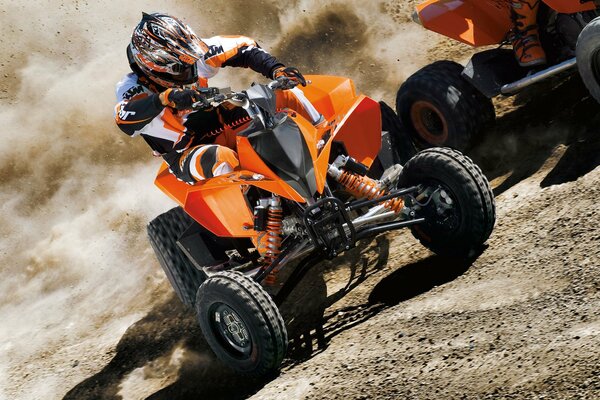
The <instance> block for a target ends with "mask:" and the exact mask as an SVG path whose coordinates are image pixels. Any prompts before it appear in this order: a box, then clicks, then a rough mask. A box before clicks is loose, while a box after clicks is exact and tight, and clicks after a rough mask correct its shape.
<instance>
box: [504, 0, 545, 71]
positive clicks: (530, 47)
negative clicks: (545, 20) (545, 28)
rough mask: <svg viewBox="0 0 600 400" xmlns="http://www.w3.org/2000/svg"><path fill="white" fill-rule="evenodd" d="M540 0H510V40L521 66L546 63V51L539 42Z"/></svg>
mask: <svg viewBox="0 0 600 400" xmlns="http://www.w3.org/2000/svg"><path fill="white" fill-rule="evenodd" d="M539 6H540V0H511V15H512V20H513V23H514V27H513V30H512V32H511V36H510V40H511V42H512V45H513V49H514V51H515V56H516V58H517V61H518V62H519V65H521V66H522V67H535V66H538V65H543V64H545V63H546V53H545V52H544V49H543V48H542V45H541V43H540V38H539V33H538V26H537V23H536V21H537V12H538V8H539Z"/></svg>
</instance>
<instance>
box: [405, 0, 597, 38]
mask: <svg viewBox="0 0 600 400" xmlns="http://www.w3.org/2000/svg"><path fill="white" fill-rule="evenodd" d="M543 1H544V3H546V4H547V5H548V6H549V7H550V8H552V9H554V10H556V11H557V12H559V13H565V14H571V13H576V12H580V11H588V10H593V9H595V5H594V2H593V1H590V2H586V3H583V4H581V3H580V2H579V1H576V0H543ZM417 13H418V15H419V20H420V22H421V24H422V25H423V26H424V27H425V28H427V29H429V30H431V31H434V32H437V33H439V34H442V35H444V36H447V37H449V38H452V39H455V40H458V41H461V42H463V43H466V44H469V45H471V46H488V45H493V44H499V43H501V42H502V41H503V40H504V39H505V38H506V34H507V33H508V32H509V30H510V29H511V28H512V26H513V23H512V20H511V18H510V1H509V0H428V1H425V2H423V3H421V4H419V5H418V6H417Z"/></svg>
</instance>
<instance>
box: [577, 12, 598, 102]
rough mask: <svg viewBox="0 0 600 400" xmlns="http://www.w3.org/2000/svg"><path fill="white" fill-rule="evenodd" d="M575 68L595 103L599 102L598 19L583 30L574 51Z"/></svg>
mask: <svg viewBox="0 0 600 400" xmlns="http://www.w3.org/2000/svg"><path fill="white" fill-rule="evenodd" d="M575 53H576V57H577V68H578V69H579V75H581V79H582V80H583V83H584V84H585V86H586V87H587V89H588V90H589V92H590V94H591V95H592V97H593V98H594V99H596V101H598V102H600V17H597V18H594V19H593V20H592V21H591V22H590V23H589V24H587V25H586V26H585V28H583V30H582V31H581V33H580V34H579V37H578V39H577V47H576V49H575Z"/></svg>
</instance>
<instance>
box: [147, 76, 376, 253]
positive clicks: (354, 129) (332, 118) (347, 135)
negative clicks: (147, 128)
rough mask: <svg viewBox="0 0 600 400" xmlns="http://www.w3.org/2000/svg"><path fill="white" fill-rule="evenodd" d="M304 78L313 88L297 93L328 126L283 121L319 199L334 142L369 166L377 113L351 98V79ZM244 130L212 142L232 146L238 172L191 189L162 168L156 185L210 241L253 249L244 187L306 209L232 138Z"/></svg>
mask: <svg viewBox="0 0 600 400" xmlns="http://www.w3.org/2000/svg"><path fill="white" fill-rule="evenodd" d="M306 78H307V79H309V80H310V81H311V82H312V83H311V84H309V85H308V86H306V87H300V88H301V89H302V90H303V91H304V94H305V96H306V97H307V98H308V99H309V100H310V101H311V103H312V104H313V105H314V106H315V107H316V108H317V110H318V111H319V112H320V113H321V114H323V116H324V117H325V119H326V120H327V121H328V124H327V126H325V127H322V128H320V129H317V128H315V127H314V126H313V125H312V124H311V123H310V122H309V121H307V120H306V119H305V118H304V117H302V116H300V115H298V114H297V113H295V112H293V111H289V112H288V117H289V118H291V119H293V120H294V122H295V123H296V124H297V125H298V126H299V128H300V131H301V132H302V135H303V136H304V139H305V141H306V143H307V145H308V149H309V152H310V155H311V158H312V160H313V165H314V171H315V180H316V184H317V191H318V192H319V193H320V194H321V193H323V190H324V187H325V182H326V179H327V170H328V167H329V156H330V152H331V147H332V144H333V142H334V141H336V142H342V143H343V144H344V146H345V148H346V150H347V151H348V154H349V155H350V156H352V157H353V158H355V159H356V160H358V161H360V162H362V163H363V164H365V165H367V166H368V167H370V166H371V164H372V163H373V160H374V159H375V157H376V156H377V154H378V152H379V149H380V147H381V111H380V108H379V104H378V103H377V102H376V101H374V100H372V99H370V98H368V97H366V96H364V95H357V94H356V90H355V88H354V83H353V82H352V81H351V80H350V79H347V78H342V77H333V76H320V75H315V76H307V77H306ZM247 125H248V124H244V125H242V126H240V127H239V128H237V129H236V130H235V131H231V130H228V129H227V128H226V129H225V132H223V134H222V136H221V137H219V138H218V140H217V143H219V142H221V141H224V143H223V144H225V142H227V144H228V145H230V146H231V144H232V143H231V142H232V141H233V140H235V147H236V150H237V153H238V157H239V160H240V168H239V170H236V171H234V172H232V173H230V174H226V175H221V176H217V177H214V178H211V179H207V180H206V181H202V182H199V183H197V184H196V185H193V186H192V185H188V184H186V183H184V182H181V181H179V180H177V179H176V178H175V176H174V175H173V174H171V173H170V172H169V169H168V167H167V165H166V164H165V163H163V164H162V166H161V168H160V170H159V172H158V176H157V177H156V181H155V184H156V185H157V186H158V187H159V188H160V189H161V190H162V191H163V192H165V193H166V194H167V195H169V196H170V197H171V198H172V199H173V200H174V201H175V202H177V203H178V204H180V205H181V206H182V207H183V208H184V209H185V210H186V212H187V213H188V214H189V215H190V216H191V217H192V218H194V219H195V220H196V221H197V222H198V223H200V224H201V225H202V226H204V227H205V228H207V229H208V230H210V231H211V232H212V233H214V234H215V235H217V236H224V237H249V238H251V239H252V240H253V242H254V244H255V245H257V244H258V233H257V232H256V231H254V229H253V215H252V211H251V208H250V205H249V204H247V201H246V197H245V196H244V191H245V190H246V189H247V188H248V186H256V187H258V188H261V189H264V190H267V191H269V192H272V193H274V194H276V195H279V196H281V197H284V198H287V199H290V200H293V201H296V202H298V203H305V202H306V199H305V198H303V197H302V196H301V195H300V194H298V192H296V190H294V189H293V188H292V187H291V186H290V185H289V184H287V183H286V182H285V181H284V180H282V179H280V178H279V177H278V176H277V174H276V173H274V172H273V171H272V170H271V169H270V168H269V167H268V166H267V165H266V164H265V162H264V161H263V160H262V159H261V158H260V157H259V156H258V154H257V153H256V152H255V151H254V149H253V147H252V146H251V144H250V141H249V140H248V138H247V137H244V136H237V137H236V136H235V134H236V133H237V132H240V131H242V130H243V129H245V128H246V127H247ZM219 139H220V140H219ZM231 147H233V146H231Z"/></svg>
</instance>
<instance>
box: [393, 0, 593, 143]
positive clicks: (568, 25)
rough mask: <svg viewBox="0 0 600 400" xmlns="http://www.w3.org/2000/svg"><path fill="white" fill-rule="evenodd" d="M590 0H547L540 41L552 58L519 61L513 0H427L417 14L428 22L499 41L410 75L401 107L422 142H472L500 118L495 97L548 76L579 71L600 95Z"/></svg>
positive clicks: (448, 31)
mask: <svg viewBox="0 0 600 400" xmlns="http://www.w3.org/2000/svg"><path fill="white" fill-rule="evenodd" d="M597 4H600V2H598V1H593V0H543V1H542V2H541V5H540V8H539V12H538V18H537V21H538V25H539V32H540V41H541V43H542V46H543V48H544V50H545V51H546V55H547V59H548V64H547V65H545V66H543V67H541V68H538V69H535V70H532V69H526V68H521V67H520V66H519V65H518V63H517V61H516V60H515V56H514V54H513V50H512V47H511V46H508V47H509V48H504V47H503V45H505V44H509V42H508V40H507V38H508V35H509V33H510V30H511V28H512V24H513V23H512V20H511V15H510V7H511V6H510V1H509V0H428V1H424V2H422V3H421V4H419V5H418V6H417V10H416V12H415V14H414V15H413V19H414V20H415V21H416V22H418V23H419V24H421V25H422V26H424V27H425V28H426V29H429V30H431V31H434V32H437V33H440V34H442V35H444V36H447V37H449V38H451V39H454V40H458V41H460V42H463V43H466V44H468V45H470V46H474V47H482V46H490V45H499V47H497V48H494V49H491V50H485V51H482V52H479V53H477V54H475V55H474V56H473V57H472V58H471V60H470V61H469V62H468V64H467V66H466V67H463V66H462V65H460V64H458V63H456V62H453V61H437V62H434V63H433V64H430V65H428V66H426V67H424V68H422V69H421V70H419V71H417V72H416V73H415V74H413V75H412V76H410V77H409V78H408V79H407V80H406V81H405V82H404V83H403V84H402V86H401V87H400V89H399V90H398V94H397V97H396V111H397V113H398V116H399V117H400V119H401V121H402V123H403V125H404V127H405V129H406V130H407V131H408V133H409V135H410V136H411V137H412V139H413V141H414V143H415V145H416V146H417V147H418V148H425V147H431V146H450V147H453V148H456V149H459V150H465V149H467V148H468V147H469V146H470V145H471V144H472V142H473V140H474V139H476V138H477V135H478V134H480V133H481V132H482V130H483V129H484V128H485V127H486V126H487V125H488V124H489V123H491V122H492V121H493V120H494V119H495V112H494V106H493V104H492V101H491V99H492V98H493V97H495V96H498V95H504V96H510V95H513V94H516V93H518V92H519V91H521V90H522V89H524V88H526V87H528V86H530V85H533V84H535V83H538V82H540V81H543V80H545V79H548V78H551V77H559V78H560V77H564V76H568V75H570V74H573V73H575V72H576V71H577V70H579V74H580V75H581V77H582V79H583V82H584V83H585V85H586V86H587V88H588V89H589V91H590V93H591V94H592V96H593V97H594V98H595V99H596V100H598V101H600V19H599V18H597V17H598V15H599V13H598V11H597V9H596V7H597Z"/></svg>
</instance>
